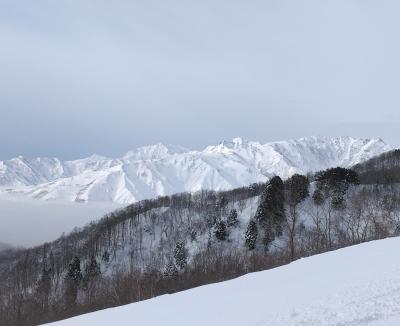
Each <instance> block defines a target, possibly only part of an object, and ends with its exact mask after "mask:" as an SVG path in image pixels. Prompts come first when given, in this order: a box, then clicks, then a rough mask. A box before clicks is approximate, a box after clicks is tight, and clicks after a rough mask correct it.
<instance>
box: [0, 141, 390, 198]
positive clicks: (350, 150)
mask: <svg viewBox="0 0 400 326" xmlns="http://www.w3.org/2000/svg"><path fill="white" fill-rule="evenodd" d="M390 149H391V147H390V146H389V145H387V144H385V143H384V142H383V141H382V140H380V139H372V140H370V139H356V138H351V137H340V138H326V137H308V138H301V139H298V140H290V141H281V142H273V143H266V144H260V143H258V142H249V141H245V140H243V139H241V138H236V139H234V140H233V141H230V142H222V143H220V144H219V145H216V146H208V147H207V148H205V149H204V150H203V151H193V150H188V149H185V148H182V147H178V146H165V145H162V144H158V145H153V146H147V147H141V148H138V149H136V150H133V151H130V152H128V153H127V154H126V155H124V156H123V157H121V158H116V159H114V158H106V157H101V156H97V155H93V156H91V157H88V158H85V159H81V160H75V161H60V160H59V159H57V158H36V159H25V158H23V157H17V158H14V159H11V160H8V161H0V192H5V193H13V194H15V193H17V194H23V195H26V196H28V197H32V198H37V199H43V200H66V201H73V202H89V201H100V202H115V203H120V204H128V203H132V202H135V201H138V200H141V199H146V198H153V197H156V196H160V195H170V194H173V193H179V192H195V191H198V190H202V189H209V190H227V189H232V188H236V187H241V186H244V185H249V184H251V183H254V182H265V181H266V180H267V179H268V178H270V177H271V176H274V175H279V176H281V177H282V178H287V177H289V176H291V175H293V174H294V173H301V174H305V173H307V172H314V171H317V170H323V169H327V168H329V167H334V166H342V167H349V166H352V165H354V164H357V163H360V162H363V161H365V160H367V159H370V158H371V157H373V156H376V155H379V154H381V153H383V152H386V151H388V150H390Z"/></svg>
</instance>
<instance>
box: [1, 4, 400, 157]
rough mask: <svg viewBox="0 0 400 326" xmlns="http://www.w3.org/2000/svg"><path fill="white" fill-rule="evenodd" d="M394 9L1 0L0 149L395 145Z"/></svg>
mask: <svg viewBox="0 0 400 326" xmlns="http://www.w3.org/2000/svg"><path fill="white" fill-rule="evenodd" d="M399 16H400V1H398V0H392V1H389V0H375V1H371V0H332V1H329V0H327V1H321V0H314V1H312V0H303V1H299V0H290V1H289V0H275V1H272V0H264V1H256V0H254V1H244V0H243V1H235V0H229V1H227V0H202V1H183V0H182V1H179V0H172V1H168V0H162V1H161V0H159V1H152V0H143V1H106V0H96V1H94V0H93V1H90V0H75V1H73V0H57V1H52V0H35V1H31V0H26V1H24V0H18V1H15V0H0V113H1V115H0V159H7V158H11V157H14V156H17V155H24V156H27V157H32V156H38V155H40V156H42V155H46V156H58V157H61V158H64V159H73V158H78V157H82V156H85V155H89V154H92V153H98V154H103V155H108V156H118V155H121V154H122V153H124V152H126V151H127V150H129V149H131V148H134V147H137V146H140V145H145V144H150V143H156V142H164V143H173V144H180V145H183V146H186V147H189V148H202V147H203V146H205V145H207V144H210V143H217V142H219V141H220V140H223V139H230V138H233V137H235V136H242V137H244V138H247V139H251V140H259V141H261V142H266V141H271V140H280V139H287V138H296V137H301V136H307V135H327V136H335V135H350V136H363V137H380V138H383V139H384V140H386V141H387V142H388V143H392V144H395V145H400V134H399V132H398V129H399V122H400V110H399V108H400V91H399V85H400V42H399V32H400V19H399Z"/></svg>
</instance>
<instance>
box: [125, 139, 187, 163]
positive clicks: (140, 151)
mask: <svg viewBox="0 0 400 326" xmlns="http://www.w3.org/2000/svg"><path fill="white" fill-rule="evenodd" d="M188 151H189V150H188V149H186V148H184V147H181V146H176V145H164V144H162V143H158V144H154V145H149V146H142V147H139V148H137V149H134V150H131V151H129V152H127V153H126V154H125V155H124V156H123V157H122V159H124V160H152V159H162V158H164V157H166V156H170V155H174V154H181V153H184V152H188Z"/></svg>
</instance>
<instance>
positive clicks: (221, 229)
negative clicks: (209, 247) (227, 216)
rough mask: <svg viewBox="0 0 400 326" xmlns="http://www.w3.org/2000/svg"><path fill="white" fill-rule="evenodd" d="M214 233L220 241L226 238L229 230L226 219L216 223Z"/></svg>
mask: <svg viewBox="0 0 400 326" xmlns="http://www.w3.org/2000/svg"><path fill="white" fill-rule="evenodd" d="M214 234H215V237H216V238H217V239H218V240H220V241H224V240H226V237H227V236H228V232H227V231H226V224H225V222H224V221H222V220H220V221H218V222H217V223H216V224H215V230H214Z"/></svg>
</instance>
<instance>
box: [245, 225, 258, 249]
mask: <svg viewBox="0 0 400 326" xmlns="http://www.w3.org/2000/svg"><path fill="white" fill-rule="evenodd" d="M257 237H258V228H257V223H256V221H255V220H253V219H251V220H250V222H249V224H248V225H247V230H246V233H245V244H246V246H247V248H249V250H253V249H255V248H256V242H257Z"/></svg>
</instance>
